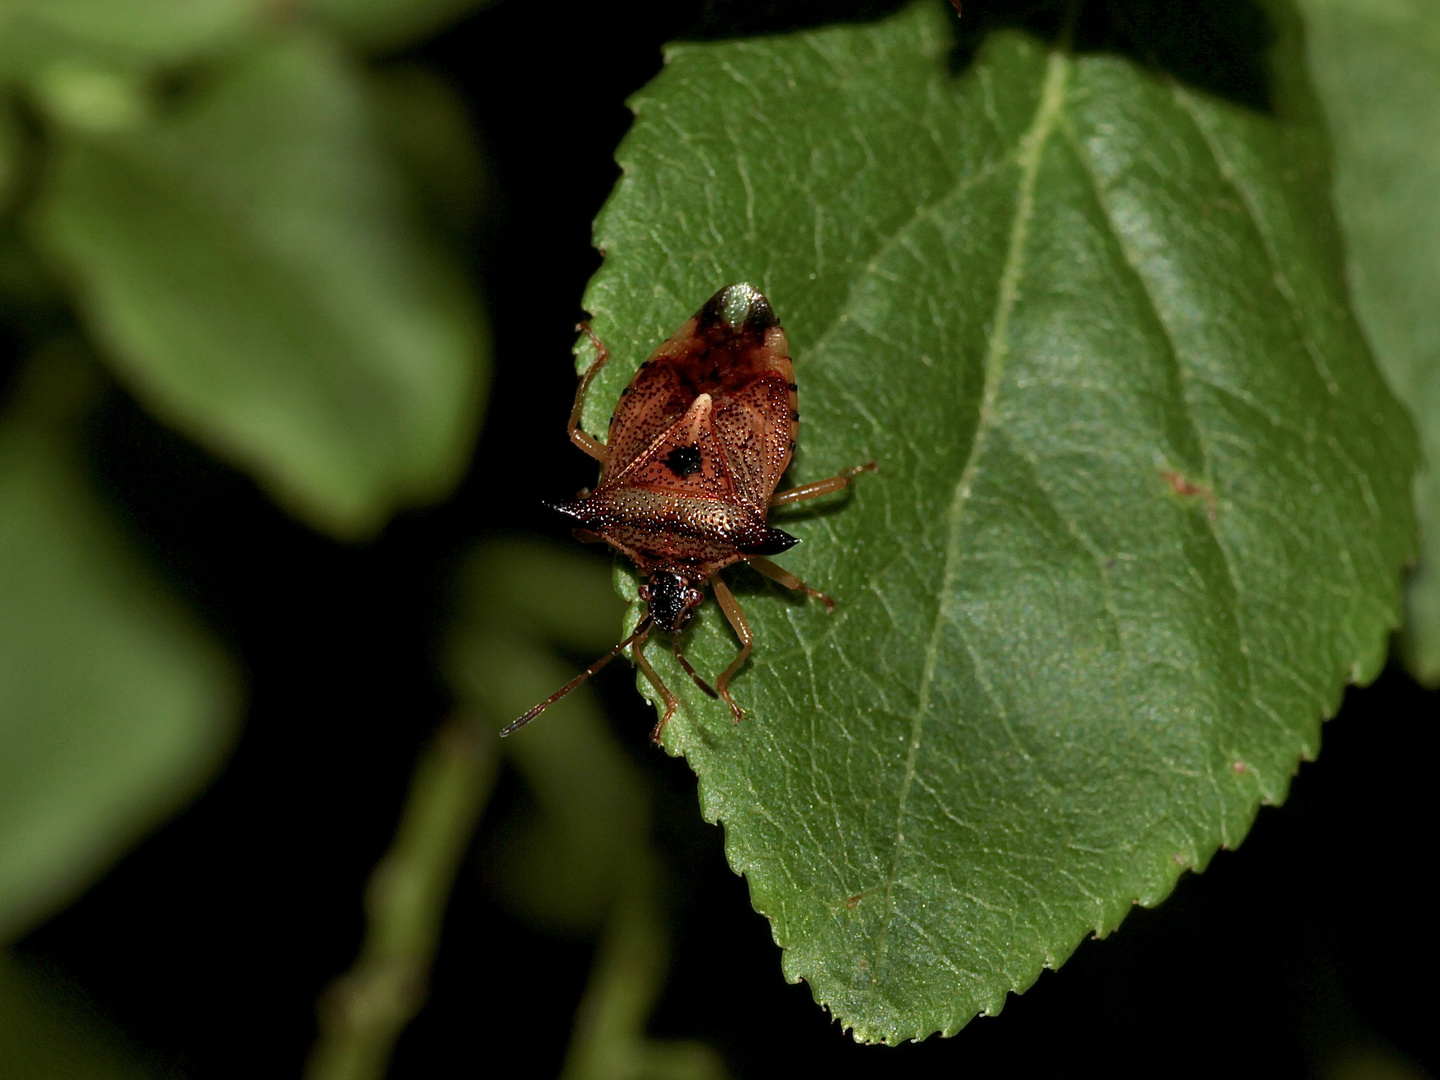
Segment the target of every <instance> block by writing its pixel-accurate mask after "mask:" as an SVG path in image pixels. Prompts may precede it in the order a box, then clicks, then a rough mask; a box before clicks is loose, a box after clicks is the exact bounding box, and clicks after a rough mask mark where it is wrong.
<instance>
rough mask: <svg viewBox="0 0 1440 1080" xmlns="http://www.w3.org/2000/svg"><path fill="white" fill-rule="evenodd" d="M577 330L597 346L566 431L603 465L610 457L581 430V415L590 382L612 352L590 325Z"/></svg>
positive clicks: (599, 443)
mask: <svg viewBox="0 0 1440 1080" xmlns="http://www.w3.org/2000/svg"><path fill="white" fill-rule="evenodd" d="M575 329H576V330H579V331H582V332H583V333H584V334H585V336H586V337H588V338H589V339H590V344H591V345H594V346H595V362H594V363H593V364H591V365H590V367H589V368H588V369H587V370H586V372H585V374H584V375H583V376H581V378H580V385H579V386H578V387H576V388H575V404H574V405H573V406H572V407H571V409H570V422H569V424H567V425H566V428H565V430H566V431H568V432H569V433H570V441H571V442H572V443H574V444H575V445H576V446H578V447H579V448H580V449H581V450H584V451H585V453H587V454H589V455H590V456H591V457H592V458H594V459H595V460H596V461H598V462H600V463H601V464H602V465H603V464H604V463H605V458H606V457H607V456H608V451H607V450H606V448H605V444H604V443H602V442H601V441H600V440H599V439H597V438H595V436H593V435H591V434H590V433H589V432H588V431H585V430H584V429H583V428H581V426H580V413H581V411H582V410H583V409H584V408H585V394H586V393H587V392H588V391H589V389H590V380H591V379H593V378H595V374H596V372H598V371H599V370H600V369H601V368H602V367H604V366H605V361H606V360H609V359H610V350H609V349H607V348H605V346H604V345H602V344H601V342H600V339H599V338H598V337H596V336H595V333H594V331H593V330H591V329H590V324H589V323H583V322H582V323H581V324H580V325H578V326H577V327H575Z"/></svg>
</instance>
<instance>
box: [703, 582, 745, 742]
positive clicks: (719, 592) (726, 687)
mask: <svg viewBox="0 0 1440 1080" xmlns="http://www.w3.org/2000/svg"><path fill="white" fill-rule="evenodd" d="M710 586H711V588H713V589H714V590H715V599H716V601H717V602H718V603H719V604H720V610H721V611H723V612H725V618H727V619H729V620H730V628H731V629H732V630H734V631H735V636H736V637H737V638H739V639H740V655H739V656H737V657H735V659H734V660H732V661H731V662H730V666H729V667H727V668H726V669H725V670H724V671H722V672H721V673H720V677H719V678H718V679H716V680H715V689H716V690H717V691H718V692H719V694H720V696H721V697H722V698H724V699H725V704H726V705H729V706H730V711H731V712H732V713H734V714H735V722H736V723H737V724H738V723H739V722H740V721H741V720H744V719H745V714H744V713H743V712H741V711H740V706H739V705H736V704H735V699H734V698H732V697H731V696H730V680H731V678H733V677H734V675H735V673H736V672H737V671H739V670H740V665H741V664H743V663H745V660H746V658H747V657H748V656H749V655H750V649H751V647H752V646H753V645H754V644H755V635H754V634H753V633H751V631H750V624H749V623H747V622H746V621H745V613H744V612H743V611H741V610H740V605H739V604H738V603H736V601H735V594H734V593H732V592H731V591H730V589H729V588H728V587H727V586H726V584H725V582H724V581H722V580H721V579H720V575H719V574H716V575H714V576H713V577H712V578H711V579H710Z"/></svg>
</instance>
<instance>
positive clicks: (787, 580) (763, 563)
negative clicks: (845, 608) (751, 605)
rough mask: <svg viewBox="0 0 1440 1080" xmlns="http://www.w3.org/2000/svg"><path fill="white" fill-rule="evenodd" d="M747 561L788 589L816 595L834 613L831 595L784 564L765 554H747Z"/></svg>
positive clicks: (827, 609) (807, 594)
mask: <svg viewBox="0 0 1440 1080" xmlns="http://www.w3.org/2000/svg"><path fill="white" fill-rule="evenodd" d="M745 561H746V562H747V563H749V564H750V565H751V566H753V567H754V568H755V569H756V570H759V571H760V573H762V574H764V575H765V576H766V577H768V578H769V579H770V580H771V581H776V582H779V583H780V584H781V585H784V586H785V588H787V589H794V590H795V591H796V592H803V593H804V594H805V595H806V596H811V597H814V598H815V599H816V600H819V601H820V602H821V603H822V604H824V605H825V610H826V611H827V612H829V613H832V614H833V613H834V611H835V601H834V600H832V599H830V597H828V596H826V595H825V594H824V593H823V592H821V591H820V590H819V589H812V588H811V587H810V586H809V585H806V584H805V582H803V581H801V580H800V579H799V578H798V577H796V576H795V575H794V574H792V573H790V571H789V570H786V569H785V568H784V567H783V566H780V565H779V564H777V563H773V562H771V561H770V560H769V559H767V558H765V556H764V555H747V556H746V557H745Z"/></svg>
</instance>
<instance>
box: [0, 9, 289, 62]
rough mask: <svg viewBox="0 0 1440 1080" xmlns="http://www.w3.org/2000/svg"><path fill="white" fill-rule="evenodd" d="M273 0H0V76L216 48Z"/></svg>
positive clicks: (247, 28) (243, 30) (192, 54)
mask: <svg viewBox="0 0 1440 1080" xmlns="http://www.w3.org/2000/svg"><path fill="white" fill-rule="evenodd" d="M271 2H272V0H4V2H3V3H0V78H5V77H15V76H17V75H20V76H32V75H35V74H38V73H40V72H43V71H44V70H45V69H46V67H48V66H49V65H50V64H52V63H55V62H57V61H66V62H78V61H83V62H86V63H90V64H96V65H102V66H109V67H116V68H123V69H126V70H135V69H142V68H147V67H153V66H156V65H161V64H176V63H179V62H181V61H185V60H191V59H194V58H196V57H199V56H203V55H209V54H213V53H216V52H218V51H220V50H222V49H224V48H227V47H230V46H232V45H234V44H235V43H236V42H237V41H239V40H241V39H242V38H243V37H244V36H245V35H246V34H247V33H249V32H251V31H252V30H253V27H254V24H255V23H256V22H257V20H258V19H259V17H260V16H261V15H262V14H263V12H264V10H265V9H266V8H267V7H268V6H270V4H271Z"/></svg>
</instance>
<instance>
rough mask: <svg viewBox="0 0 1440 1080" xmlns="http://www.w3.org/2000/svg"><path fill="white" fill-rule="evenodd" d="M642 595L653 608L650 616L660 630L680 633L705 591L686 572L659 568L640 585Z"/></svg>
mask: <svg viewBox="0 0 1440 1080" xmlns="http://www.w3.org/2000/svg"><path fill="white" fill-rule="evenodd" d="M640 599H641V600H643V601H645V604H646V606H647V607H648V608H649V610H650V618H651V620H652V621H653V622H654V623H655V626H656V628H657V629H659V630H663V631H665V633H667V634H678V633H679V632H680V631H681V630H684V629H685V624H686V623H688V622H689V621H690V616H691V615H693V614H694V613H695V609H696V608H697V607H699V606H700V601H702V600H704V599H705V594H704V593H703V592H701V591H700V590H699V589H698V588H696V587H695V584H694V582H692V581H691V580H690V579H689V578H688V577H686V576H685V575H684V574H677V573H675V572H674V571H673V570H657V571H655V573H653V574H651V575H650V580H649V581H647V582H646V583H645V584H644V585H641V586H640Z"/></svg>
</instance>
